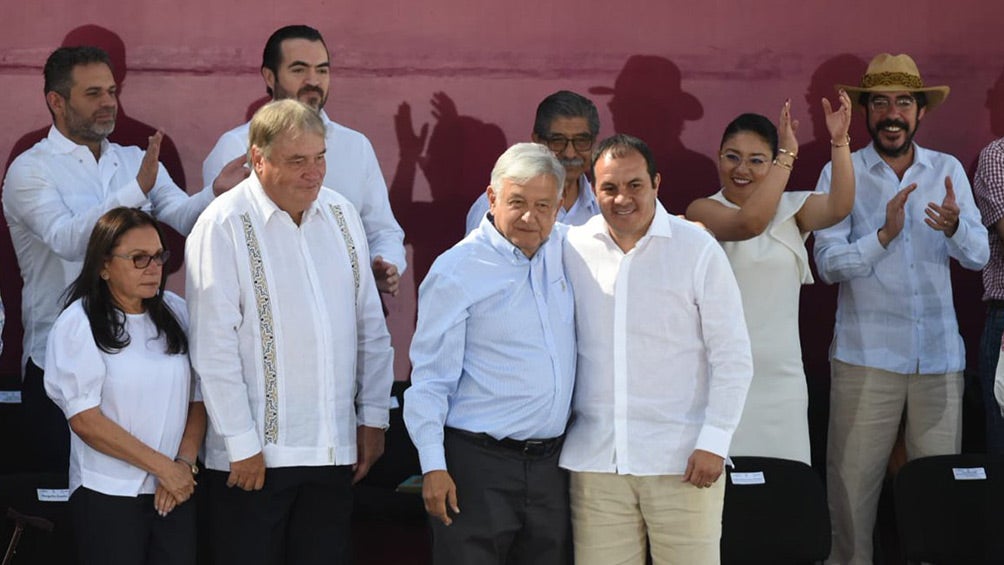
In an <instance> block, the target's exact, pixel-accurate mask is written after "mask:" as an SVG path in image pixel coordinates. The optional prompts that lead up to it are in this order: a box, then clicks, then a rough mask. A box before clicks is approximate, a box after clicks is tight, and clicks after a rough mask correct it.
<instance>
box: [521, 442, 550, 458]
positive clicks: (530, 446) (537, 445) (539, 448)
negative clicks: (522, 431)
mask: <svg viewBox="0 0 1004 565" xmlns="http://www.w3.org/2000/svg"><path fill="white" fill-rule="evenodd" d="M544 446H545V443H544V442H543V441H541V440H536V439H528V440H526V441H525V442H523V455H540V454H542V453H544Z"/></svg>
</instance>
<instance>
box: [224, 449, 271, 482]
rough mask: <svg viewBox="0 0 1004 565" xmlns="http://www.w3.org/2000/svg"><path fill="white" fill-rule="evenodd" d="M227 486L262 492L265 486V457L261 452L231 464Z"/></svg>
mask: <svg viewBox="0 0 1004 565" xmlns="http://www.w3.org/2000/svg"><path fill="white" fill-rule="evenodd" d="M227 486H228V487H235V486H236V487H240V488H241V489H243V490H261V489H262V487H264V486H265V455H264V454H262V452H261V451H259V452H258V453H256V454H254V455H252V456H251V457H248V458H247V459H241V460H240V461H233V462H231V463H230V476H229V477H227Z"/></svg>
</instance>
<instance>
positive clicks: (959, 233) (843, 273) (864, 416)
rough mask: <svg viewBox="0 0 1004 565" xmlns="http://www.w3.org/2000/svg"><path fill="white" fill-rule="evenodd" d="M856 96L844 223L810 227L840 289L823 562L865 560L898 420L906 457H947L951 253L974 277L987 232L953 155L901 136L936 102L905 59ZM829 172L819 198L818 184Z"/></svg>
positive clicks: (896, 59) (952, 347) (956, 441)
mask: <svg viewBox="0 0 1004 565" xmlns="http://www.w3.org/2000/svg"><path fill="white" fill-rule="evenodd" d="M838 88H843V89H845V90H847V92H848V93H850V94H851V96H852V98H853V97H854V96H855V95H857V97H858V98H857V101H856V102H857V104H858V105H859V106H861V107H863V108H864V111H865V116H866V118H867V124H868V131H869V133H870V134H871V137H872V143H871V144H870V145H868V146H867V147H865V148H864V149H861V150H860V151H857V152H855V153H854V154H853V156H852V158H853V163H854V173H855V183H856V186H857V196H856V199H855V202H854V208H853V210H852V211H851V215H850V216H848V217H847V218H846V219H844V220H843V221H842V222H840V223H839V224H837V225H835V226H833V227H830V228H827V229H825V230H821V231H817V232H816V245H815V256H816V266H817V267H818V268H819V275H820V276H821V277H822V278H823V280H824V281H826V282H827V283H830V284H833V283H839V284H840V295H839V299H838V302H837V321H836V327H835V328H834V337H833V346H832V347H831V350H830V351H831V374H832V378H831V389H830V428H829V440H828V445H827V488H828V495H829V497H828V498H829V504H830V514H831V516H832V518H833V553H832V554H831V555H830V560H829V561H828V562H830V563H841V564H852V563H871V562H872V530H873V528H874V526H875V513H876V510H877V506H878V496H879V492H880V491H881V484H882V480H883V478H884V476H885V469H886V463H887V462H888V460H889V454H890V452H891V451H892V447H893V443H894V442H895V441H896V435H897V433H898V431H899V428H900V422H901V421H902V419H903V413H904V411H905V412H906V430H905V439H906V451H907V457H908V458H909V459H916V458H919V457H926V456H930V455H942V454H951V453H958V452H959V450H960V448H961V433H962V413H961V398H962V388H963V381H962V371H963V369H964V368H965V350H964V347H963V343H962V337H961V336H960V335H959V326H958V322H957V320H956V316H955V308H954V305H953V302H952V283H951V278H950V273H949V266H950V265H949V264H950V260H951V259H955V260H956V261H958V262H959V264H961V265H962V266H963V267H965V268H967V269H970V270H978V269H980V268H982V267H983V265H984V264H985V263H986V262H987V258H988V257H989V254H990V251H989V248H988V245H987V230H986V228H985V227H984V226H983V224H982V222H981V221H980V212H979V210H978V209H977V207H976V204H975V202H974V201H973V194H972V191H971V190H970V187H969V181H968V179H967V178H966V173H965V171H964V170H963V168H962V165H961V164H960V163H959V161H958V159H956V158H955V157H952V156H951V155H948V154H945V153H939V152H937V151H931V150H929V149H925V148H923V147H920V146H919V145H917V144H916V143H914V141H913V136H914V134H915V133H916V132H917V127H918V126H919V125H920V122H921V120H922V119H923V118H924V117H925V116H926V114H928V113H930V112H931V110H933V109H934V108H936V107H937V106H939V105H940V104H941V103H942V102H944V100H945V98H946V97H947V96H948V90H949V89H948V87H947V86H934V87H925V86H924V82H923V81H922V80H921V78H920V71H918V70H917V65H916V63H914V61H913V59H911V58H910V57H909V56H908V55H890V54H888V53H883V54H881V55H878V56H876V57H875V58H874V59H873V60H872V62H871V63H870V64H869V65H868V70H867V71H866V73H865V75H864V76H863V77H862V79H861V85H860V86H838ZM831 166H832V165H827V166H826V167H825V168H824V169H823V173H822V175H821V176H820V178H819V184H818V185H817V186H816V189H817V190H823V191H827V190H829V187H830V176H831Z"/></svg>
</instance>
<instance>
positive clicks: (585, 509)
mask: <svg viewBox="0 0 1004 565" xmlns="http://www.w3.org/2000/svg"><path fill="white" fill-rule="evenodd" d="M682 478H683V477H682V476H681V475H660V476H646V477H637V476H632V475H617V474H613V473H572V474H571V487H570V493H571V507H572V539H573V541H574V543H575V563H576V565H644V563H645V548H646V544H645V540H646V537H647V538H648V542H649V544H650V546H651V550H652V561H653V564H654V565H669V564H680V565H712V564H716V563H719V561H720V557H719V543H720V540H721V537H722V502H723V500H724V496H725V480H726V477H725V474H724V473H723V474H722V476H721V478H719V479H718V480H717V481H716V482H715V484H714V486H712V487H711V488H706V489H701V488H697V487H695V486H694V485H692V484H690V483H684V482H682Z"/></svg>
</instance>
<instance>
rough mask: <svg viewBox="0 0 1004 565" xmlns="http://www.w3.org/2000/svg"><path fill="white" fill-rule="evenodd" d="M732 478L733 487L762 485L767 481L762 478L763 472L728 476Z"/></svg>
mask: <svg viewBox="0 0 1004 565" xmlns="http://www.w3.org/2000/svg"><path fill="white" fill-rule="evenodd" d="M729 476H730V477H732V484H734V485H762V484H765V483H766V482H767V481H766V480H765V479H764V478H763V471H757V472H756V473H735V472H733V473H732V474H730V475H729Z"/></svg>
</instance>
